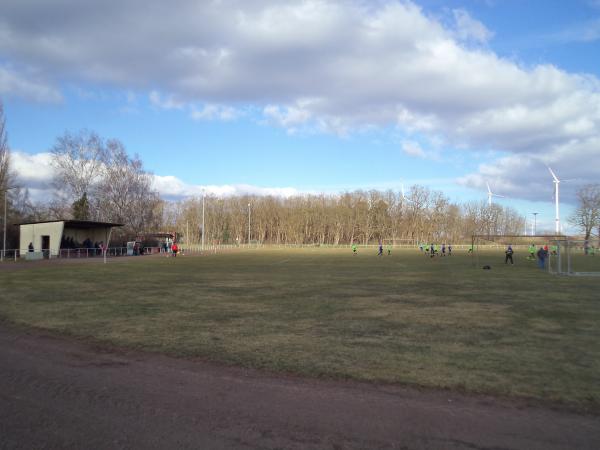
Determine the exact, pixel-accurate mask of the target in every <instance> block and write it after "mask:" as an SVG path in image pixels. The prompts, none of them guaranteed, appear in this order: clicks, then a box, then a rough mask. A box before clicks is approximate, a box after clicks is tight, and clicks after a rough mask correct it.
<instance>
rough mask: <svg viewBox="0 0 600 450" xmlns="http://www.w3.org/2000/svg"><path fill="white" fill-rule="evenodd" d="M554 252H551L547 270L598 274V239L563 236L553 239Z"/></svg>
mask: <svg viewBox="0 0 600 450" xmlns="http://www.w3.org/2000/svg"><path fill="white" fill-rule="evenodd" d="M552 244H553V246H554V247H555V248H556V252H551V254H550V258H549V260H548V271H549V272H550V273H552V274H555V275H567V276H592V277H593V276H596V277H597V276H600V254H599V253H598V252H599V250H598V248H599V247H600V242H599V241H598V240H595V239H594V240H584V239H573V238H567V237H563V238H562V239H556V240H555V241H553V243H552Z"/></svg>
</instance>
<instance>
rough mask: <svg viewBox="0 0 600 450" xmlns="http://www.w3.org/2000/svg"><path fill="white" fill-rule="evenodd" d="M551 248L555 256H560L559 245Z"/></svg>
mask: <svg viewBox="0 0 600 450" xmlns="http://www.w3.org/2000/svg"><path fill="white" fill-rule="evenodd" d="M551 248H552V254H553V255H556V254H558V245H556V244H555V245H553V246H552V247H551Z"/></svg>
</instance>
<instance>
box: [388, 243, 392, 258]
mask: <svg viewBox="0 0 600 450" xmlns="http://www.w3.org/2000/svg"><path fill="white" fill-rule="evenodd" d="M387 251H388V256H390V255H391V254H392V244H388V246H387Z"/></svg>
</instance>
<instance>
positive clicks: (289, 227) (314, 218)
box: [164, 186, 525, 245]
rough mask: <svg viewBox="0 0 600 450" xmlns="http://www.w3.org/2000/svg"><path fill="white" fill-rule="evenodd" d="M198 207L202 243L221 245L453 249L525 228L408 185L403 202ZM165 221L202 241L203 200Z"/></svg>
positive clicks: (305, 199)
mask: <svg viewBox="0 0 600 450" xmlns="http://www.w3.org/2000/svg"><path fill="white" fill-rule="evenodd" d="M204 203H205V205H204V209H205V211H204V225H205V230H204V231H205V239H206V240H208V242H210V243H220V244H236V243H248V241H249V240H250V241H251V242H257V243H261V244H313V245H340V244H352V243H358V244H365V245H366V244H373V243H378V242H380V241H382V242H383V241H385V242H389V243H395V244H400V243H409V242H412V243H416V242H429V241H435V242H449V243H450V242H453V243H458V242H467V241H470V238H471V235H472V234H473V233H475V234H487V233H491V234H519V233H523V230H524V228H525V218H523V217H522V216H521V215H519V214H518V213H517V212H516V211H515V210H514V209H512V208H507V207H503V206H500V205H491V206H488V205H487V204H486V203H485V202H470V203H467V204H464V205H459V204H456V203H452V202H450V200H449V199H448V198H447V197H445V196H444V195H443V193H441V192H439V191H434V190H430V189H428V188H426V187H423V186H412V187H411V188H410V190H409V192H408V193H407V194H406V195H403V194H402V193H401V192H394V191H385V192H381V191H376V190H371V191H354V192H346V193H343V194H339V195H324V194H321V195H301V196H295V197H290V198H278V197H271V196H265V197H258V196H237V197H227V198H218V197H214V196H207V197H206V198H205V201H204ZM164 217H165V226H166V227H167V228H169V229H172V230H177V231H179V232H181V233H182V234H183V235H185V234H188V242H190V243H197V242H200V240H201V238H202V231H203V230H202V199H200V198H194V199H188V200H185V201H181V202H178V203H171V204H169V205H167V207H166V210H165V216H164ZM188 230H189V231H188Z"/></svg>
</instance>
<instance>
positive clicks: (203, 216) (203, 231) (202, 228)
mask: <svg viewBox="0 0 600 450" xmlns="http://www.w3.org/2000/svg"><path fill="white" fill-rule="evenodd" d="M202 251H204V189H203V190H202Z"/></svg>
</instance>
